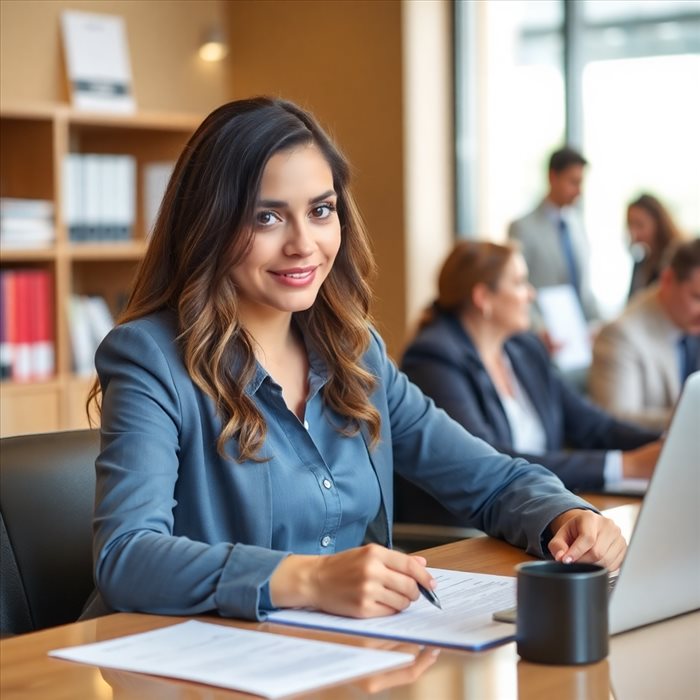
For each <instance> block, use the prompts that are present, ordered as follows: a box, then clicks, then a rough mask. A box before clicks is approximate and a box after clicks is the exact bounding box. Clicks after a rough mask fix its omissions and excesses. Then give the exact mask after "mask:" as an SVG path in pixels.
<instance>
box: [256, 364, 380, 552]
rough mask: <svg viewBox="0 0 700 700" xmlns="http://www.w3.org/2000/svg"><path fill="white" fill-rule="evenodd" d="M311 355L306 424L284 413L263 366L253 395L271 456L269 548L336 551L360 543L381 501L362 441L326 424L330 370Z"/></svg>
mask: <svg viewBox="0 0 700 700" xmlns="http://www.w3.org/2000/svg"><path fill="white" fill-rule="evenodd" d="M309 358H310V369H309V395H308V397H307V402H306V413H305V416H304V423H302V422H301V421H300V420H299V419H298V418H297V416H296V415H295V414H294V413H293V412H292V411H290V410H289V408H287V405H286V403H285V402H284V399H283V398H282V390H281V388H280V386H279V385H278V384H277V383H276V382H275V381H274V379H273V378H272V377H271V376H270V375H269V374H268V373H267V372H266V371H265V370H264V369H263V368H262V367H261V366H260V365H258V369H257V373H256V378H255V380H254V381H253V385H254V386H255V385H257V387H258V388H257V389H256V390H255V391H254V392H253V396H254V397H255V401H256V403H257V405H258V408H260V410H261V411H262V413H263V415H264V416H265V420H266V422H267V438H266V445H267V447H268V448H269V451H270V453H271V454H272V455H274V456H273V457H272V464H271V465H270V469H271V470H272V472H273V473H274V478H273V479H272V481H271V484H272V547H273V549H278V550H282V551H292V552H297V553H300V554H332V553H333V552H336V551H342V550H344V549H349V548H350V547H357V546H358V545H360V544H362V542H363V540H364V539H365V533H366V531H367V526H368V525H369V523H370V522H371V521H372V520H374V518H375V517H377V515H378V513H379V508H380V505H381V496H380V492H379V483H378V482H377V478H376V475H375V474H374V470H373V469H372V465H371V462H370V459H369V455H368V452H367V447H366V445H365V442H364V440H363V439H362V436H361V435H360V434H359V433H358V434H356V435H353V436H343V435H341V434H340V433H339V432H338V431H337V430H336V428H335V427H334V426H333V425H331V422H330V421H329V420H328V415H327V414H328V411H329V409H328V408H327V407H326V406H324V404H323V400H322V397H321V396H322V395H321V389H322V388H323V386H324V385H325V384H326V382H327V380H328V376H327V374H328V373H327V370H326V368H325V366H324V365H323V363H322V362H321V360H320V358H318V357H317V356H316V355H315V354H314V353H313V351H311V350H310V351H309ZM337 424H338V419H337V417H336V425H337ZM306 426H308V428H307V427H306Z"/></svg>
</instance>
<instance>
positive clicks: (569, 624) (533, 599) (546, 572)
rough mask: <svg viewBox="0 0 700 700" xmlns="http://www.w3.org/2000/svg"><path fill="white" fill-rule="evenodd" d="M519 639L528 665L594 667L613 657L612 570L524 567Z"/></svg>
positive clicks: (545, 564) (520, 568)
mask: <svg viewBox="0 0 700 700" xmlns="http://www.w3.org/2000/svg"><path fill="white" fill-rule="evenodd" d="M517 572H518V612H517V623H516V639H517V646H518V654H519V655H520V657H521V658H522V659H524V660H525V661H533V662H535V663H543V664H591V663H595V662H596V661H600V660H601V659H604V658H605V657H606V656H607V655H608V570H607V569H606V568H604V567H602V566H598V565H597V564H578V563H573V564H562V563H560V562H554V561H537V562H527V563H525V564H520V565H519V566H518V567H517Z"/></svg>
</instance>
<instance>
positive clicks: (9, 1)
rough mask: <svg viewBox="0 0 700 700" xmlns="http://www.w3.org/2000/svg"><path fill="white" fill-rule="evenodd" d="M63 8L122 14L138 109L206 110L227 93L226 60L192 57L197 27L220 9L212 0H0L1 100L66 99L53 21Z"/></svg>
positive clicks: (218, 14) (201, 27)
mask: <svg viewBox="0 0 700 700" xmlns="http://www.w3.org/2000/svg"><path fill="white" fill-rule="evenodd" d="M65 9H71V10H82V11H85V12H99V13H102V14H115V15H120V16H121V17H123V18H124V20H125V22H126V31H127V39H128V42H129V54H130V58H131V67H132V73H133V77H134V91H135V94H136V101H137V105H138V107H139V108H140V109H151V110H172V111H179V112H202V113H206V112H208V111H210V110H211V109H212V108H214V107H215V106H216V105H218V104H221V103H222V102H224V101H225V100H226V99H227V98H228V96H229V95H230V84H229V79H228V74H229V67H228V61H225V62H222V63H218V64H211V63H210V64H207V63H205V62H204V61H202V60H201V59H199V57H198V56H197V47H198V45H199V41H200V37H201V35H202V33H203V32H204V31H205V30H206V28H207V27H208V26H209V25H210V24H211V23H212V22H216V21H220V19H221V15H222V14H223V6H222V3H220V2H219V1H218V0H177V1H173V0H157V1H155V2H153V1H152V2H146V1H141V0H139V1H125V0H103V1H102V2H95V1H94V0H72V1H71V0H2V2H0V102H2V104H9V103H15V102H21V103H23V104H24V103H27V102H68V101H69V100H68V91H67V87H66V81H65V70H64V64H63V51H62V43H61V32H60V20H59V18H60V13H61V11H62V10H65Z"/></svg>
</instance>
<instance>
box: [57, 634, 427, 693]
mask: <svg viewBox="0 0 700 700" xmlns="http://www.w3.org/2000/svg"><path fill="white" fill-rule="evenodd" d="M49 656H55V657H58V658H61V659H68V660H69V661H79V662H81V663H86V664H91V665H93V666H100V667H104V668H115V669H120V670H123V671H136V672H139V673H150V674H154V675H158V676H167V677H170V678H180V679H184V680H189V681H196V682H199V683H206V684H208V685H215V686H220V687H222V688H230V689H233V690H242V691H244V692H247V693H254V694H255V695H262V696H264V697H268V698H278V697H281V696H283V695H292V694H294V693H301V692H305V691H308V690H312V689H314V688H319V687H322V686H326V685H329V684H331V683H338V682H341V681H345V680H348V679H350V678H357V677H359V676H364V675H367V674H370V673H376V672H378V671H384V670H386V669H389V668H395V667H397V666H405V665H407V664H410V663H412V662H413V661H414V657H413V655H411V654H404V653H400V652H395V651H384V650H379V649H366V648H361V647H354V646H349V645H346V644H334V643H331V642H320V641H316V640H313V639H299V638H295V637H287V636H283V635H279V634H270V633H268V632H257V631H252V630H241V629H237V628H235V627H227V626H225V625H217V624H212V623H208V622H199V621H197V620H190V621H188V622H183V623H180V624H177V625H171V626H169V627H164V628H162V629H158V630H153V631H150V632H143V633H141V634H132V635H129V636H126V637H118V638H117V639H111V640H109V641H105V642H96V643H95V644H85V645H82V646H77V647H68V648H65V649H55V650H54V651H50V652H49Z"/></svg>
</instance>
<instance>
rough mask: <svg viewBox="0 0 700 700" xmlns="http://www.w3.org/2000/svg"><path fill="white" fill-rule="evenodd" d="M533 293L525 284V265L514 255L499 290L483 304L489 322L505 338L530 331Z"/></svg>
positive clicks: (527, 283) (520, 257)
mask: <svg viewBox="0 0 700 700" xmlns="http://www.w3.org/2000/svg"><path fill="white" fill-rule="evenodd" d="M534 298H535V289H534V287H533V286H532V285H531V284H530V283H529V282H528V276H527V265H526V264H525V259H524V258H523V256H522V255H521V254H520V253H514V254H513V255H511V257H510V259H509V260H508V262H507V263H506V266H505V267H504V268H503V273H502V274H501V278H500V280H499V281H498V286H497V287H496V290H495V291H493V292H489V295H488V299H487V301H486V303H487V308H489V309H490V314H489V312H487V313H486V316H487V318H488V316H489V315H490V319H489V320H490V322H491V323H492V324H493V325H494V327H496V328H498V329H499V330H501V331H503V332H504V333H505V334H507V335H513V334H515V333H522V332H524V331H526V330H528V329H529V328H530V307H531V305H532V302H533V300H534Z"/></svg>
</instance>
